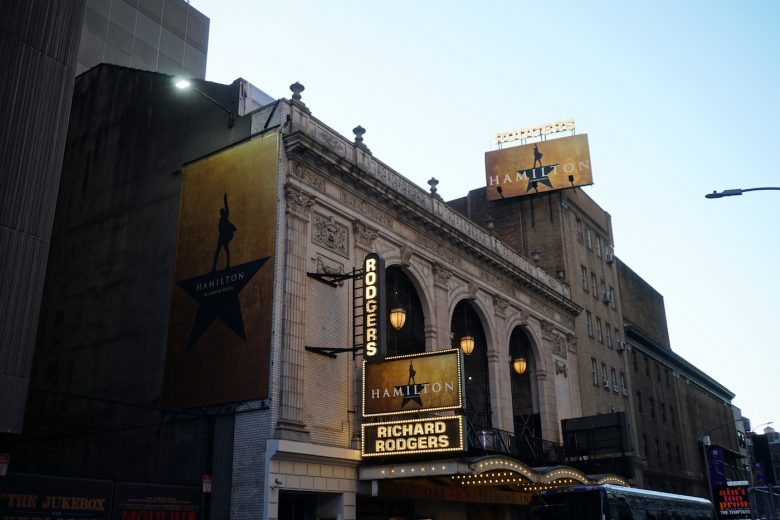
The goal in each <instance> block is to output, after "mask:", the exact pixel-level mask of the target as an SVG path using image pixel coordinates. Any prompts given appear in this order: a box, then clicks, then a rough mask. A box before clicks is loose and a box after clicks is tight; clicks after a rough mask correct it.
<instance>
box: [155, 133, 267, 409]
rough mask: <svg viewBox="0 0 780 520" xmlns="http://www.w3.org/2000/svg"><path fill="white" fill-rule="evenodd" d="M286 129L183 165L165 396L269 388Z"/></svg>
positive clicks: (193, 401) (252, 394)
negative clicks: (282, 146) (282, 149)
mask: <svg viewBox="0 0 780 520" xmlns="http://www.w3.org/2000/svg"><path fill="white" fill-rule="evenodd" d="M278 148H279V142H278V135H277V134H276V133H272V134H269V135H266V136H264V137H260V138H256V139H252V140H251V141H247V142H245V143H243V144H240V145H237V146H233V147H231V148H229V149H226V150H224V151H221V152H218V153H216V154H214V155H211V156H208V157H206V158H204V159H201V160H198V161H196V162H193V163H191V164H188V165H186V166H185V167H184V169H183V171H182V187H181V201H180V209H179V234H178V242H177V248H176V271H175V279H174V287H173V294H172V298H171V317H170V325H169V334H168V356H167V359H166V370H165V383H164V391H163V402H164V403H165V405H166V406H181V407H189V406H202V405H205V404H218V403H225V402H231V401H243V400H249V399H262V398H265V397H268V371H269V370H268V367H269V359H270V341H271V310H272V309H271V301H272V299H273V264H274V242H275V216H276V188H277V171H278Z"/></svg>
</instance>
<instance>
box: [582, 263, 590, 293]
mask: <svg viewBox="0 0 780 520" xmlns="http://www.w3.org/2000/svg"><path fill="white" fill-rule="evenodd" d="M580 267H581V268H582V290H583V291H585V292H588V268H587V267H585V266H584V265H581V266H580Z"/></svg>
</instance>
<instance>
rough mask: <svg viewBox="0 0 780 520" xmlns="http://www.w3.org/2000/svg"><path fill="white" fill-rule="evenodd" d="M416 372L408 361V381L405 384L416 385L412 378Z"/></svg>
mask: <svg viewBox="0 0 780 520" xmlns="http://www.w3.org/2000/svg"><path fill="white" fill-rule="evenodd" d="M415 374H417V371H416V370H415V369H414V365H412V362H411V361H410V362H409V381H408V382H407V383H406V384H407V385H416V384H417V383H416V382H415V380H414V376H415Z"/></svg>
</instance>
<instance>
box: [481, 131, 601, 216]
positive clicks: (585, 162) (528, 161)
mask: <svg viewBox="0 0 780 520" xmlns="http://www.w3.org/2000/svg"><path fill="white" fill-rule="evenodd" d="M485 177H486V187H487V190H486V191H487V198H488V200H491V201H492V200H500V199H508V198H510V197H518V196H522V195H528V194H534V193H541V192H545V191H553V190H561V189H564V188H573V187H575V186H585V185H588V184H593V174H592V172H591V167H590V150H589V148H588V136H587V134H581V135H573V136H571V137H562V138H560V139H549V140H547V141H540V142H538V143H531V144H526V145H522V146H513V147H510V148H504V149H501V150H494V151H492V152H486V153H485Z"/></svg>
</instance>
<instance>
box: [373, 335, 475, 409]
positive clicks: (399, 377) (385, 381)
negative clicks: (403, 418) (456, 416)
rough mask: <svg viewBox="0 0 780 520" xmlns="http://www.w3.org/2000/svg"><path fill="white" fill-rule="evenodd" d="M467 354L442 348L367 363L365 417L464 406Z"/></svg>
mask: <svg viewBox="0 0 780 520" xmlns="http://www.w3.org/2000/svg"><path fill="white" fill-rule="evenodd" d="M462 364H463V354H462V352H461V350H460V349H447V350H438V351H435V352H423V353H420V354H409V355H405V356H393V357H388V358H385V360H384V362H383V363H377V364H364V366H363V417H379V416H388V415H399V414H408V413H419V412H435V411H443V410H459V409H462V408H463V381H462V377H463V370H462Z"/></svg>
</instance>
